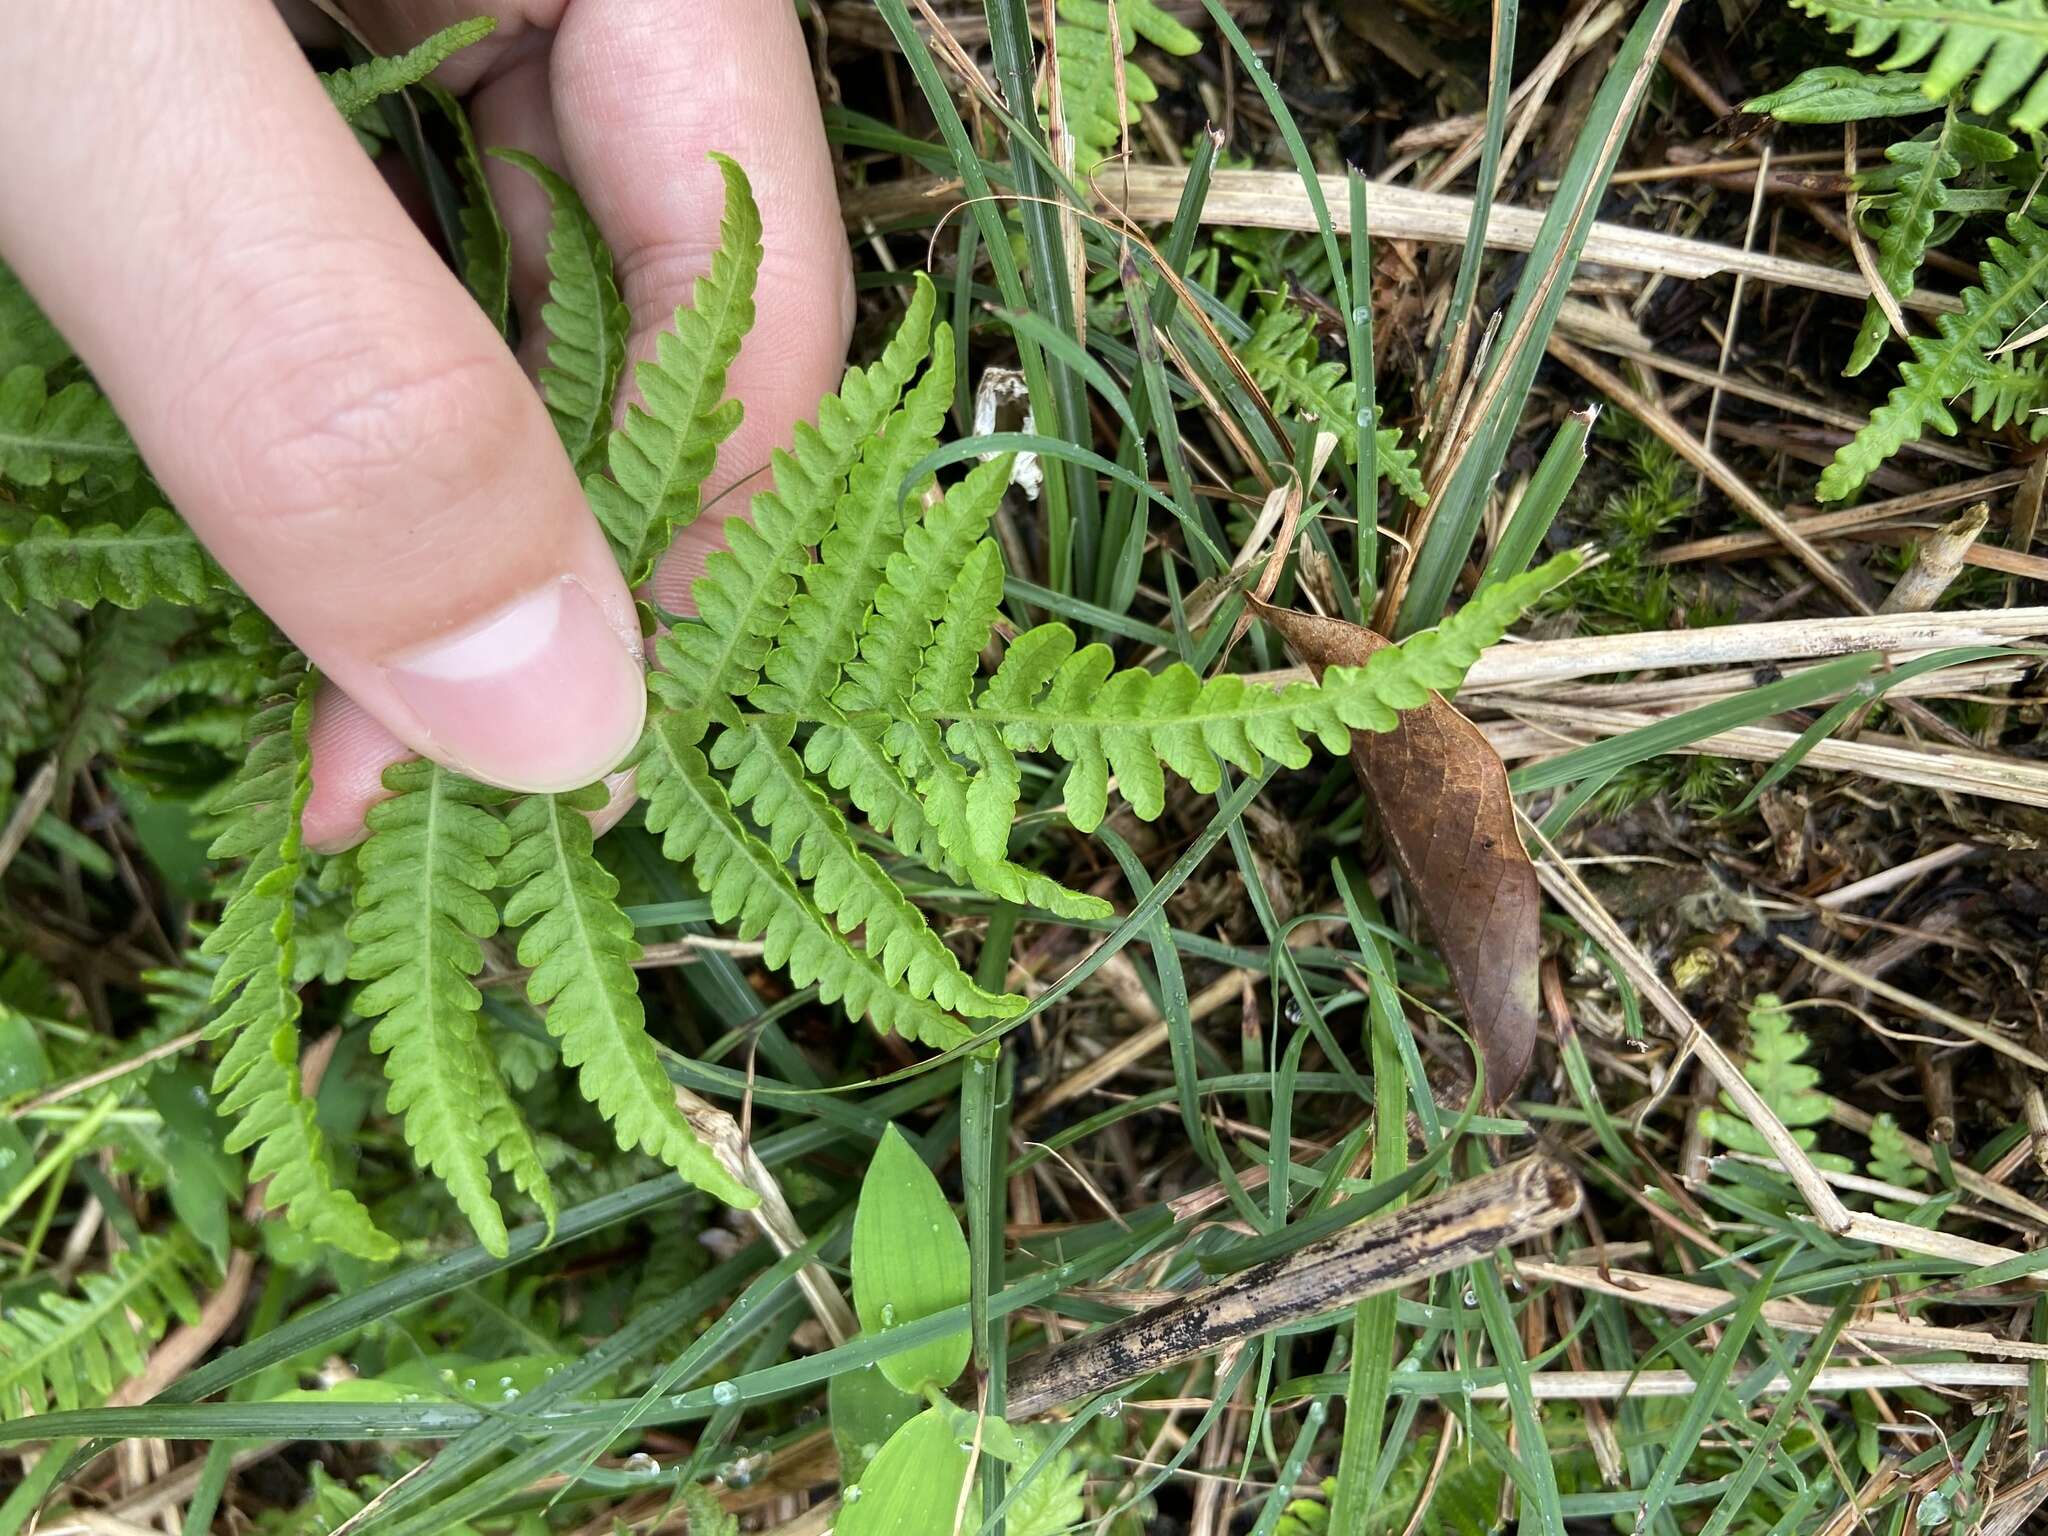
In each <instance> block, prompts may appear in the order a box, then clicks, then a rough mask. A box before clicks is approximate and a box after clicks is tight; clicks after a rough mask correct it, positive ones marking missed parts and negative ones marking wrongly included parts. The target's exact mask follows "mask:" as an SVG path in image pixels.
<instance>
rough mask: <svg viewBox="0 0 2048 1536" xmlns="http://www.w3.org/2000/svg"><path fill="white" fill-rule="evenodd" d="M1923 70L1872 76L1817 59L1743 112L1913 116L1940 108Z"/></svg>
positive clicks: (1818, 119)
mask: <svg viewBox="0 0 2048 1536" xmlns="http://www.w3.org/2000/svg"><path fill="white" fill-rule="evenodd" d="M1926 82H1927V77H1926V76H1925V75H1903V74H1901V75H1873V74H1870V73H1868V72H1866V71H1864V70H1860V69H1856V68H1854V67H1852V66H1850V65H1847V64H1817V65H1815V66H1814V67H1813V68H1812V69H1809V70H1805V71H1803V72H1801V73H1800V74H1799V75H1798V76H1797V77H1795V78H1794V79H1793V81H1792V82H1791V84H1789V85H1783V86H1780V87H1779V88H1778V89H1777V90H1775V91H1767V92H1765V93H1764V94H1763V95H1761V96H1752V97H1751V98H1750V99H1749V100H1748V101H1745V102H1744V103H1743V104H1742V110H1743V111H1744V112H1753V113H1755V114H1756V115H1757V116H1759V117H1775V118H1776V119H1777V120H1778V121H1779V122H1781V123H1860V122H1864V121H1867V120H1868V119H1870V118H1874V117H1917V116H1919V115H1920V114H1921V113H1925V112H1939V111H1941V110H1942V108H1943V106H1944V103H1943V102H1942V101H1940V100H1938V99H1937V100H1929V99H1928V95H1927V92H1926V91H1925V90H1923V89H1922V87H1923V86H1924V85H1925V84H1926Z"/></svg>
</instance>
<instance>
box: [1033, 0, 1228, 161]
mask: <svg viewBox="0 0 2048 1536" xmlns="http://www.w3.org/2000/svg"><path fill="white" fill-rule="evenodd" d="M1058 15H1059V20H1058V23H1057V24H1056V25H1055V27H1054V35H1055V37H1056V38H1057V40H1058V45H1059V61H1060V100H1061V103H1062V105H1063V107H1064V108H1065V116H1066V126H1067V132H1068V133H1070V134H1071V135H1072V136H1073V139H1074V170H1075V171H1076V173H1077V174H1079V175H1081V176H1084V177H1085V176H1086V175H1087V174H1088V173H1089V172H1090V171H1092V170H1093V169H1094V168H1095V167H1096V166H1097V165H1098V164H1100V163H1101V161H1102V160H1103V158H1104V157H1105V156H1107V155H1111V154H1114V153H1116V151H1117V147H1118V145H1119V143H1120V142H1121V140H1122V136H1123V128H1124V127H1125V125H1127V124H1130V123H1135V122H1137V121H1138V109H1139V108H1140V107H1141V106H1143V105H1144V104H1145V103H1146V102H1149V101H1156V100H1157V99H1158V97H1159V87H1158V86H1157V85H1156V84H1154V83H1153V80H1152V77H1151V76H1150V75H1149V74H1147V73H1146V72H1145V67H1144V65H1143V64H1142V63H1141V62H1140V61H1139V60H1138V59H1137V58H1136V57H1135V56H1134V55H1135V52H1136V49H1137V45H1138V40H1139V39H1140V38H1143V39H1144V40H1145V41H1146V42H1148V43H1150V44H1151V45H1152V46H1153V47H1155V48H1157V49H1159V50H1160V51H1161V52H1162V53H1170V54H1182V55H1185V54H1191V53H1195V52H1197V51H1199V50H1200V48H1201V46H1202V40H1201V39H1200V38H1199V37H1197V36H1196V35H1195V34H1194V33H1192V32H1190V31H1189V30H1188V29H1187V28H1186V27H1184V26H1182V25H1181V24H1180V23H1179V22H1178V21H1176V20H1174V19H1173V17H1171V16H1169V15H1167V14H1166V12H1164V11H1162V10H1160V9H1159V7H1158V6H1157V5H1156V4H1155V3H1154V0H1118V4H1117V8H1116V22H1117V28H1116V31H1117V35H1116V36H1115V37H1112V33H1111V26H1110V14H1109V7H1108V6H1107V5H1105V4H1104V3H1103V0H1059V12H1058ZM1119 42H1120V43H1121V45H1122V53H1123V60H1122V65H1123V67H1122V70H1121V74H1122V77H1123V79H1122V85H1123V105H1122V109H1121V110H1119V105H1118V92H1117V85H1118V78H1117V77H1118V74H1119V70H1118V67H1117V64H1118V61H1117V57H1116V54H1117V51H1118V50H1117V44H1118V43H1119Z"/></svg>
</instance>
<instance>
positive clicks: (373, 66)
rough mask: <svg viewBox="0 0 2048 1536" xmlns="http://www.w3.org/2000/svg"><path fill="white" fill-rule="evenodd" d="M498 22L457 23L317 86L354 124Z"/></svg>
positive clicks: (324, 78)
mask: <svg viewBox="0 0 2048 1536" xmlns="http://www.w3.org/2000/svg"><path fill="white" fill-rule="evenodd" d="M495 26H497V22H496V21H494V20H492V19H491V18H490V17H488V16H477V17H473V18H471V19H470V20H468V21H458V22H456V23H455V24H454V25H453V26H450V27H443V28H442V29H441V30H440V31H438V32H436V33H435V34H434V35H433V36H432V37H429V38H427V39H426V40H425V41H424V42H421V43H420V44H419V45H418V46H416V47H413V48H409V49H407V50H406V51H405V52H404V53H395V54H392V55H390V56H389V57H388V58H380V59H365V60H364V61H363V62H362V63H360V64H351V65H350V66H349V67H348V68H347V69H337V70H333V71H327V72H323V73H322V74H321V76H320V83H321V84H322V85H324V86H326V87H327V99H328V100H329V101H331V102H333V103H334V107H335V110H336V111H337V112H339V113H340V114H341V115H342V116H343V117H345V118H348V119H350V120H351V121H353V120H354V119H355V118H357V117H359V116H361V115H362V114H363V113H364V112H365V111H367V110H368V109H369V108H370V107H372V106H374V105H375V104H376V103H377V102H378V101H379V100H381V99H382V98H384V97H386V96H390V95H394V94H395V93H397V92H399V91H402V90H404V89H405V88H406V87H407V86H409V85H418V84H419V83H420V82H421V81H422V80H424V79H426V78H427V76H429V75H431V74H432V73H433V72H434V71H435V70H437V69H439V68H440V67H441V66H442V65H443V64H445V63H447V62H448V60H449V59H451V58H453V57H454V56H455V55H456V54H457V53H459V52H461V51H462V50H463V49H464V48H467V47H468V46H469V45H470V44H471V43H476V42H481V41H482V40H483V39H484V38H486V37H488V36H489V35H490V33H491V29H492V28H494V27H495Z"/></svg>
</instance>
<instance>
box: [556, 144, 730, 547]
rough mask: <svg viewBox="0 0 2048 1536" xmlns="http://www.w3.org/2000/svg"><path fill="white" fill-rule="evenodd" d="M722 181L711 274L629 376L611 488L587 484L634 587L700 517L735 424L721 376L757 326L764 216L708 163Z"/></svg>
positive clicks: (726, 165) (612, 451)
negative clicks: (633, 387) (634, 389)
mask: <svg viewBox="0 0 2048 1536" xmlns="http://www.w3.org/2000/svg"><path fill="white" fill-rule="evenodd" d="M711 158H712V159H713V160H714V161H716V162H717V164H718V169H719V173H720V175H722V176H723V177H724V178H725V217H724V220H723V221H722V222H721V224H720V225H719V241H718V249H717V251H716V252H715V253H713V255H712V258H711V270H710V271H708V272H706V273H705V274H704V276H702V277H700V278H698V279H697V286H696V290H695V292H694V294H693V297H692V301H691V303H690V304H689V305H687V306H685V307H682V308H679V309H677V310H676V319H675V326H674V328H673V329H671V330H667V331H664V332H663V333H662V334H661V336H660V337H659V338H658V339H657V341H656V343H655V354H654V356H653V357H652V358H650V359H648V360H647V361H646V362H643V363H641V364H640V365H639V367H638V368H636V369H635V370H634V373H633V377H634V380H635V382H636V383H637V384H638V385H639V386H640V395H641V400H642V402H643V403H642V404H640V405H635V406H633V407H632V408H631V409H629V410H628V411H627V412H626V419H625V421H624V423H623V424H622V425H621V426H620V427H619V429H618V430H617V431H616V432H614V433H613V434H612V435H611V440H610V443H609V460H610V464H611V478H610V479H606V478H605V477H604V476H603V475H592V476H591V477H590V478H589V479H588V480H586V481H585V482H584V490H585V493H586V494H587V495H588V496H589V498H590V505H591V509H592V510H593V511H594V512H596V514H597V520H598V521H599V522H600V523H602V524H603V525H604V530H605V533H606V534H607V535H608V536H609V537H610V539H611V541H612V549H613V552H614V553H615V554H617V555H618V557H619V565H620V567H621V569H623V570H624V571H625V573H626V578H627V580H628V581H629V582H630V583H632V584H634V585H638V584H639V583H640V582H642V581H645V580H646V579H647V577H648V576H649V575H650V574H652V572H653V570H654V562H655V561H656V560H657V559H659V558H660V557H661V554H662V552H663V551H664V550H666V549H667V548H668V546H669V541H670V540H671V539H673V538H674V537H675V535H676V533H677V531H678V530H680V529H682V528H686V527H688V526H689V525H690V524H691V523H693V522H695V521H696V520H697V514H698V513H699V512H700V511H701V510H702V509H703V501H702V498H703V491H704V481H705V479H706V478H707V477H708V476H709V475H710V473H711V470H712V466H713V465H714V464H715V463H716V462H717V458H718V445H719V444H720V443H722V442H724V441H725V440H726V439H727V438H728V437H730V436H732V434H733V431H734V429H735V428H737V427H738V426H739V424H740V404H739V402H738V401H737V400H730V399H727V398H725V375H726V370H727V369H728V368H730V367H731V366H732V361H733V359H734V358H735V357H737V356H738V355H739V350H740V341H741V339H742V338H743V337H744V336H745V335H746V334H747V331H748V330H749V329H750V328H751V327H752V326H753V323H754V280H755V278H756V277H758V276H759V275H760V270H761V214H760V210H759V209H757V208H756V207H755V206H754V197H753V193H752V191H751V190H750V189H749V188H748V186H747V178H746V176H745V174H744V173H743V172H742V171H741V170H740V168H739V166H737V165H736V164H734V163H733V162H732V161H731V160H729V159H727V158H726V157H725V156H723V155H713V156H712V157H711Z"/></svg>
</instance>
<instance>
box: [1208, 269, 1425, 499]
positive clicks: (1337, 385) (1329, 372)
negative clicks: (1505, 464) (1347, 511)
mask: <svg viewBox="0 0 2048 1536" xmlns="http://www.w3.org/2000/svg"><path fill="white" fill-rule="evenodd" d="M1237 355H1238V358H1239V360H1240V361H1242V362H1243V363H1244V365H1245V368H1246V369H1247V370H1248V371H1249V372H1250V374H1251V376H1252V378H1253V380H1254V381H1255V382H1256V383H1257V384H1258V386H1259V388H1261V389H1263V390H1264V391H1265V392H1266V394H1267V396H1268V397H1269V398H1270V399H1271V400H1272V403H1273V405H1274V406H1275V408H1277V409H1279V410H1282V411H1289V412H1292V413H1294V414H1296V415H1300V416H1306V417H1308V418H1310V419H1311V420H1313V421H1315V422H1317V423H1318V424H1320V425H1321V426H1323V427H1324V428H1325V429H1326V430H1328V431H1331V432H1334V433H1336V434H1337V443H1338V446H1339V448H1340V449H1341V451H1342V452H1343V455H1344V462H1345V463H1347V464H1350V463H1354V462H1356V460H1357V456H1358V439H1357V437H1356V435H1355V433H1354V432H1353V430H1352V423H1353V422H1354V421H1355V420H1356V418H1357V416H1358V386H1357V384H1356V383H1354V382H1353V381H1352V380H1351V379H1350V378H1349V377H1347V376H1346V373H1345V369H1344V365H1343V364H1342V363H1340V362H1337V361H1335V360H1331V361H1328V362H1324V361H1322V360H1320V358H1319V356H1318V349H1317V344H1316V337H1315V332H1314V331H1312V330H1311V329H1310V328H1309V323H1308V319H1307V317H1306V316H1304V315H1303V314H1302V313H1301V312H1300V311H1299V310H1297V309H1295V308H1294V307H1293V306H1292V305H1290V304H1288V303H1286V302H1284V301H1280V300H1276V301H1274V302H1272V303H1269V304H1267V305H1266V306H1265V308H1264V309H1263V310H1262V311H1261V312H1260V314H1259V318H1258V323H1257V324H1256V325H1254V326H1253V327H1252V334H1251V337H1250V339H1249V340H1247V341H1246V342H1245V343H1244V344H1243V345H1242V346H1241V347H1239V348H1238V352H1237ZM1373 442H1374V443H1375V445H1376V450H1377V451H1376V452H1375V454H1374V459H1375V461H1376V462H1377V464H1378V466H1379V477H1380V479H1382V480H1384V481H1387V482H1388V483H1389V484H1391V485H1392V486H1393V487H1394V489H1395V490H1397V491H1399V492H1400V493H1401V494H1402V495H1403V496H1405V497H1407V498H1408V499H1409V500H1410V501H1412V502H1414V503H1415V504H1416V505H1417V506H1421V505H1423V504H1424V503H1426V502H1427V501H1428V500H1429V492H1428V489H1427V488H1426V487H1425V486H1424V485H1423V483H1422V475H1421V473H1420V472H1419V471H1418V470H1417V469H1416V467H1415V450H1414V449H1413V448H1406V447H1403V446H1402V444H1401V431H1400V429H1399V428H1398V427H1379V426H1376V427H1375V429H1374V432H1373Z"/></svg>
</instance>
